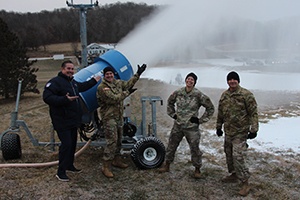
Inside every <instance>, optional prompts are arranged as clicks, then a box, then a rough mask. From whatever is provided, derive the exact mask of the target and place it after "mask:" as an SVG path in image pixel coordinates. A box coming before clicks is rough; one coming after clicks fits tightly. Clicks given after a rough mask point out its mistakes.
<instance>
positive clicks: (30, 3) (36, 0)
mask: <svg viewBox="0 0 300 200" xmlns="http://www.w3.org/2000/svg"><path fill="white" fill-rule="evenodd" d="M68 1H69V2H71V0H68ZM95 1H96V0H92V2H93V3H94V2H95ZM128 1H130V2H134V3H146V4H148V5H153V4H165V3H167V2H169V1H171V0H98V2H99V5H105V4H110V3H116V2H121V3H123V2H128ZM73 3H74V4H90V3H91V0H73ZM67 7H68V6H67V5H66V1H65V0H14V1H12V0H0V9H1V10H2V9H3V10H6V11H14V12H40V11H42V10H49V11H52V10H54V9H56V8H67Z"/></svg>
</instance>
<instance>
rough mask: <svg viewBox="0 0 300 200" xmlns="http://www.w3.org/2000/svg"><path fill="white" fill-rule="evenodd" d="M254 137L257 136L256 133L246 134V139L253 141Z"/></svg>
mask: <svg viewBox="0 0 300 200" xmlns="http://www.w3.org/2000/svg"><path fill="white" fill-rule="evenodd" d="M256 136H257V133H251V132H249V134H248V139H250V140H251V139H254V138H256Z"/></svg>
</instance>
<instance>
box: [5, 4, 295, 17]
mask: <svg viewBox="0 0 300 200" xmlns="http://www.w3.org/2000/svg"><path fill="white" fill-rule="evenodd" d="M68 1H69V2H71V0H68ZM98 1H99V5H105V4H110V3H116V2H122V3H124V2H128V1H130V2H134V3H146V4H148V5H153V4H157V5H161V4H176V3H182V2H183V3H187V4H198V5H199V3H200V5H202V6H205V3H202V2H205V1H203V0H98ZM222 1H224V0H222ZM227 1H228V2H230V3H233V4H244V3H245V4H247V3H248V4H249V3H250V6H249V10H252V9H251V7H252V6H251V4H253V5H255V6H256V5H257V3H258V4H261V9H260V8H257V7H256V8H255V9H254V10H253V11H252V14H253V13H261V12H265V11H269V9H270V10H272V9H274V8H276V13H274V14H277V15H278V14H279V15H296V14H299V13H300V11H299V8H300V0H227ZM90 2H91V0H73V3H74V4H90ZM92 2H93V3H94V2H95V0H92ZM255 2H256V3H255ZM237 6H238V5H237ZM67 7H68V6H67V5H66V1H65V0H0V9H1V10H2V9H3V10H6V11H14V12H40V11H42V10H49V11H53V10H54V9H57V8H67ZM265 8H267V10H265Z"/></svg>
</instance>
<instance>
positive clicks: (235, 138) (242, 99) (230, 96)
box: [216, 71, 258, 196]
mask: <svg viewBox="0 0 300 200" xmlns="http://www.w3.org/2000/svg"><path fill="white" fill-rule="evenodd" d="M227 83H228V85H229V89H228V90H226V91H224V92H223V94H222V96H221V98H220V100H219V107H218V117H217V125H216V129H217V132H216V134H217V135H218V136H219V137H220V136H222V135H223V131H222V126H223V124H224V131H225V141H224V151H225V154H226V162H227V168H228V172H229V173H231V175H230V176H227V177H225V178H223V179H222V181H223V182H236V181H237V180H240V181H241V182H242V188H241V190H240V191H239V194H240V195H242V196H247V195H248V193H249V190H250V187H249V184H248V179H249V177H250V172H249V169H248V167H247V165H246V152H247V147H248V145H247V139H253V138H255V137H256V136H257V131H258V115H257V103H256V100H255V98H254V95H253V94H252V93H251V92H250V91H249V90H247V89H245V88H242V87H241V86H240V85H239V83H240V78H239V75H238V74H237V73H236V72H234V71H232V72H230V73H229V74H228V75H227Z"/></svg>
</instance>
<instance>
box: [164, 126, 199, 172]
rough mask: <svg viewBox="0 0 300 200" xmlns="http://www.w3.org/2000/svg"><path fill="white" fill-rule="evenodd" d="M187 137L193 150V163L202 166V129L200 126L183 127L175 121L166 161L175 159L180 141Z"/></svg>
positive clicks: (169, 161)
mask: <svg viewBox="0 0 300 200" xmlns="http://www.w3.org/2000/svg"><path fill="white" fill-rule="evenodd" d="M183 137H185V138H186V140H187V142H188V144H189V146H190V151H191V160H192V164H193V166H195V167H199V168H200V167H201V166H202V152H201V151H200V148H199V142H200V131H199V128H198V127H196V128H188V129H186V128H182V127H181V126H180V125H178V124H177V123H174V125H173V128H172V130H171V134H170V137H169V143H168V147H167V151H166V162H167V163H171V162H173V161H174V157H175V152H176V149H177V147H178V146H179V143H180V142H181V140H182V139H183Z"/></svg>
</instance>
